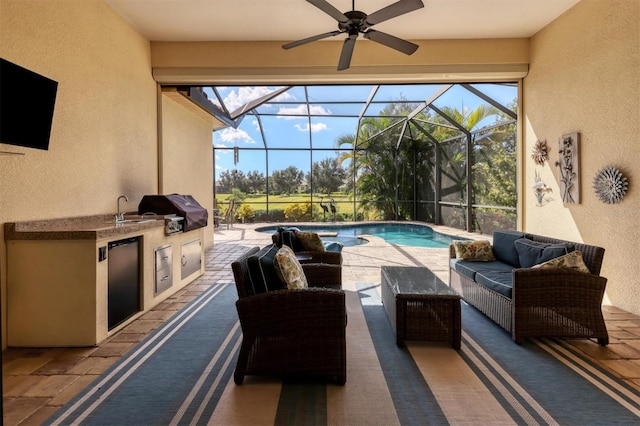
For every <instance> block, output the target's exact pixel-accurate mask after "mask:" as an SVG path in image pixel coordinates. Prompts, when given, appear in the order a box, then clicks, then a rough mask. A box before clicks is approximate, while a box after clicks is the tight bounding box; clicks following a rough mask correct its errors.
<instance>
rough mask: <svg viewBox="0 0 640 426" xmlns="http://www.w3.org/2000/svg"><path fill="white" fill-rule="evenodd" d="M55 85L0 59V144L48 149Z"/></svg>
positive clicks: (43, 77)
mask: <svg viewBox="0 0 640 426" xmlns="http://www.w3.org/2000/svg"><path fill="white" fill-rule="evenodd" d="M57 91H58V82H56V81H54V80H51V79H50V78H47V77H45V76H42V75H40V74H37V73H35V72H33V71H30V70H28V69H26V68H23V67H21V66H19V65H16V64H14V63H12V62H9V61H7V60H5V59H2V58H0V143H4V144H9V145H17V146H23V147H27V148H36V149H43V150H48V149H49V138H50V136H51V125H52V124H53V110H54V107H55V102H56V94H57Z"/></svg>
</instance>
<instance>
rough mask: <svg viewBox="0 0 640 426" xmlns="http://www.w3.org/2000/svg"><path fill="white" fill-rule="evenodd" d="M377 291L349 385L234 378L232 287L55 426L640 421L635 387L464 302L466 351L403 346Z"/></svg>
mask: <svg viewBox="0 0 640 426" xmlns="http://www.w3.org/2000/svg"><path fill="white" fill-rule="evenodd" d="M378 286H379V284H361V285H359V286H358V291H357V292H350V291H348V292H347V311H348V316H349V318H348V326H347V384H346V385H345V386H337V385H334V384H331V383H329V384H325V383H318V382H315V381H305V380H299V381H285V382H283V381H282V380H281V379H279V378H278V377H251V376H247V377H246V378H245V383H244V385H242V386H236V385H235V384H234V383H233V379H232V375H233V369H234V367H235V359H236V356H237V352H238V348H239V344H240V340H241V337H242V336H241V330H240V327H239V323H238V320H237V314H236V310H235V300H236V298H237V295H236V291H235V288H234V286H233V285H232V284H222V285H217V286H214V287H212V288H211V289H210V290H209V291H207V292H206V293H204V294H202V295H201V296H199V297H198V298H197V299H196V300H194V301H193V302H191V303H190V304H189V305H187V306H186V307H185V308H184V309H182V310H181V311H180V312H179V313H177V314H176V315H175V316H174V317H173V318H171V320H169V321H168V322H167V323H166V324H164V325H163V326H162V327H160V328H159V329H158V330H156V331H155V332H154V333H153V334H151V335H150V336H149V337H148V338H147V339H145V340H144V341H143V342H141V343H140V344H139V345H138V346H137V347H136V348H134V349H133V350H132V351H131V352H130V353H129V354H128V355H126V356H125V357H124V358H122V359H121V360H120V361H119V362H118V363H116V364H115V365H113V366H112V367H111V368H110V369H109V370H108V371H106V372H105V373H104V374H103V375H102V376H101V377H100V378H98V379H96V380H95V382H94V383H92V384H91V385H90V386H89V387H88V388H86V389H85V390H84V391H83V392H82V393H81V394H80V395H78V396H77V397H76V398H74V399H73V400H72V401H70V402H69V403H68V404H67V405H65V406H64V407H62V408H61V409H60V410H58V411H57V412H56V413H55V415H54V416H52V417H51V418H50V419H49V420H48V422H47V424H51V425H58V424H62V425H66V424H88V425H169V424H219V425H249V424H251V425H254V424H265V425H267V424H276V425H280V424H282V425H284V424H288V425H302V424H307V425H310V424H313V425H325V424H327V425H334V424H335V425H365V424H366V425H369V424H379V425H394V424H401V425H413V424H415V425H441V424H442V425H444V424H460V423H464V424H560V425H594V424H603V425H604V424H606V425H617V424H640V395H639V393H638V390H637V389H634V388H632V387H630V386H629V385H627V384H625V383H624V382H622V381H620V380H618V379H616V378H615V377H614V376H613V375H611V374H609V373H607V372H606V371H604V370H603V369H602V368H600V367H599V366H597V365H594V364H591V363H590V362H588V361H587V360H585V359H584V358H583V357H581V356H580V354H579V353H577V352H576V351H575V349H573V348H572V346H571V345H568V344H566V343H563V342H562V341H555V340H534V341H532V340H527V341H525V343H524V344H523V345H520V346H519V345H516V344H515V343H513V342H512V341H511V338H510V336H509V335H508V334H507V333H505V332H504V331H503V330H502V329H501V328H499V327H498V326H496V325H495V324H493V323H492V322H491V321H490V320H488V319H487V318H486V317H484V316H483V315H482V314H480V313H479V312H477V311H476V310H475V309H473V308H470V307H468V306H466V305H464V306H463V311H462V312H463V313H462V315H463V318H462V323H463V342H462V349H461V350H460V351H455V350H453V349H451V348H450V347H449V346H447V345H446V344H440V343H437V344H436V343H427V342H409V344H408V348H398V347H397V346H396V344H395V338H394V336H393V332H392V329H391V326H390V324H389V321H388V320H387V317H386V315H385V313H384V309H383V307H382V305H381V303H380V299H379V296H378V291H377V287H378Z"/></svg>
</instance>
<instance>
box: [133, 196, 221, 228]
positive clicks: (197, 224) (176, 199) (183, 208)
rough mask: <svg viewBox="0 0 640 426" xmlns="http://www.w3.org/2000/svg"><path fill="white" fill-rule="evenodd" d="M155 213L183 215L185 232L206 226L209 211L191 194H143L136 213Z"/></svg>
mask: <svg viewBox="0 0 640 426" xmlns="http://www.w3.org/2000/svg"><path fill="white" fill-rule="evenodd" d="M145 213H155V214H160V215H169V214H173V215H178V216H182V217H184V222H183V224H184V226H183V230H184V231H185V232H187V231H192V230H194V229H198V228H202V227H205V226H207V220H208V218H209V212H207V209H205V208H204V207H202V206H201V205H200V204H199V203H198V202H197V201H196V200H195V199H194V198H193V197H192V196H191V195H182V194H167V195H145V196H144V197H142V201H140V204H139V205H138V214H145Z"/></svg>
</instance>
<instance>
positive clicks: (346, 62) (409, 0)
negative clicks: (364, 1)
mask: <svg viewBox="0 0 640 426" xmlns="http://www.w3.org/2000/svg"><path fill="white" fill-rule="evenodd" d="M307 2H309V3H311V4H312V5H314V6H315V7H317V8H318V9H320V10H322V11H323V12H324V13H326V14H327V15H329V16H331V17H332V18H333V19H335V20H336V21H338V29H337V30H334V31H330V32H327V33H322V34H318V35H315V36H312V37H307V38H304V39H301V40H298V41H293V42H291V43H287V44H285V45H283V46H282V48H283V49H291V48H293V47H297V46H301V45H303V44H307V43H310V42H312V41H317V40H321V39H324V38H328V37H334V36H337V35H339V34H345V33H346V34H348V37H347V38H346V39H345V41H344V44H343V45H342V52H341V53H340V59H339V61H338V71H342V70H346V69H347V68H349V66H350V65H351V56H352V55H353V48H354V47H355V43H356V39H357V38H358V36H359V35H360V34H362V35H363V37H364V38H366V39H368V40H371V41H375V42H376V43H380V44H382V45H384V46H387V47H390V48H392V49H395V50H397V51H399V52H402V53H404V54H406V55H411V54H412V53H413V52H415V51H416V50H417V49H418V45H417V44H414V43H411V42H409V41H407V40H403V39H401V38H398V37H395V36H392V35H391V34H386V33H383V32H382V31H376V30H373V29H371V27H372V26H374V25H375V24H379V23H380V22H384V21H387V20H389V19H392V18H395V17H397V16H400V15H404V14H405V13H409V12H413V11H414V10H417V9H420V8H422V7H424V4H423V3H422V0H399V1H398V2H396V3H393V4H390V5H389V6H386V7H383V8H382V9H380V10H378V11H376V12H373V13H372V14H371V15H367V14H366V13H364V12H361V11H359V10H355V0H353V1H352V3H351V5H352V7H351V8H352V10H350V11H347V12H344V13H342V12H340V11H339V10H338V9H336V8H335V7H333V6H332V5H331V4H330V3H329V2H327V1H326V0H307Z"/></svg>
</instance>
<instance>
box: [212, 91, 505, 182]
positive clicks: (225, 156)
mask: <svg viewBox="0 0 640 426" xmlns="http://www.w3.org/2000/svg"><path fill="white" fill-rule="evenodd" d="M473 86H474V87H475V88H476V89H478V90H480V91H482V92H483V93H485V94H486V95H488V96H490V97H492V98H493V99H495V100H496V101H498V102H501V103H502V104H503V105H507V104H508V103H510V102H511V101H512V100H514V99H515V98H516V96H517V87H516V86H515V85H501V84H474V85H473ZM441 87H442V86H441V85H440V84H425V85H385V86H380V87H379V88H378V90H377V92H376V93H375V97H374V98H373V103H372V104H371V105H370V107H369V109H368V110H367V113H366V115H368V116H377V115H378V114H379V112H380V110H382V109H383V108H384V107H385V106H386V105H387V104H388V103H390V102H392V101H397V100H400V99H406V100H408V101H410V102H415V103H418V102H423V101H424V100H426V99H428V98H429V97H430V96H432V95H433V94H434V93H435V92H437V91H438V90H440V89H441ZM277 89H278V87H273V86H243V87H217V90H218V92H219V94H220V96H221V98H222V99H223V102H224V104H225V106H226V107H227V109H228V110H229V111H230V112H233V111H234V110H236V109H237V108H240V107H242V106H243V105H245V104H246V103H247V102H249V101H252V100H254V99H256V98H259V97H261V96H264V95H267V94H269V93H271V92H273V91H275V90H277ZM373 89H374V86H373V85H358V86H296V87H292V88H291V89H289V90H288V91H286V92H285V93H283V94H281V95H279V96H278V97H276V98H274V99H272V100H271V101H270V102H269V103H267V104H264V105H263V106H260V107H259V108H258V109H257V112H258V113H259V114H260V123H261V124H262V126H259V125H258V123H259V122H258V119H257V118H256V116H255V115H247V116H246V117H245V118H244V120H243V121H242V122H241V123H240V125H239V126H238V128H237V129H234V128H231V127H228V128H225V129H222V130H219V131H216V132H214V133H213V144H214V147H215V148H216V149H215V155H216V170H215V177H216V179H217V178H218V177H219V175H220V173H221V172H222V171H224V170H233V169H234V168H235V169H238V170H242V171H243V172H245V173H247V172H249V171H252V170H258V171H260V172H262V173H264V174H265V175H267V170H266V164H267V163H266V161H265V160H266V158H265V157H266V155H267V154H266V153H265V152H264V151H263V150H260V151H254V150H243V148H264V143H265V142H264V141H265V140H266V143H267V145H268V146H269V148H302V149H308V148H309V147H310V146H313V147H314V148H324V149H331V150H329V151H323V150H316V151H314V152H313V153H310V152H309V151H301V150H300V151H296V150H294V151H281V150H271V151H269V158H268V168H269V170H268V172H269V174H271V173H272V172H273V171H275V170H281V169H284V168H286V167H288V166H290V165H295V166H296V167H297V168H298V169H300V170H302V171H304V172H305V173H306V172H308V171H309V168H310V167H311V164H312V162H316V161H320V160H322V159H323V158H326V157H331V158H333V157H335V151H334V150H333V148H334V146H335V142H336V140H338V138H340V137H341V136H343V135H346V134H354V133H355V131H356V126H357V122H358V118H357V117H358V115H359V114H360V113H361V111H362V110H363V107H364V105H365V102H366V100H367V99H368V98H369V96H370V95H371V93H372V90H373ZM204 90H205V93H207V95H208V96H209V99H210V100H212V102H213V103H215V104H218V105H219V104H220V103H219V102H218V101H217V99H216V97H215V95H214V94H213V91H212V90H211V89H209V88H205V89H204ZM307 98H308V100H309V106H310V111H309V112H310V114H307ZM481 103H484V101H483V100H482V99H481V98H479V97H477V96H476V95H474V94H473V93H471V92H470V91H468V90H466V89H465V88H463V87H462V86H457V85H454V86H453V87H452V88H450V89H449V90H447V91H446V92H445V93H444V94H443V95H441V96H440V97H439V98H438V99H437V100H436V101H435V102H434V105H435V106H436V107H443V106H450V107H453V108H457V109H458V110H473V109H474V108H476V107H477V106H478V105H480V104H481ZM489 121H490V122H486V123H481V125H480V127H482V126H484V125H488V124H491V123H492V122H493V119H489ZM261 130H262V131H261ZM235 146H237V147H238V148H239V150H240V152H239V162H238V163H237V164H235V165H234V161H233V159H234V155H233V147H235Z"/></svg>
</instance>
